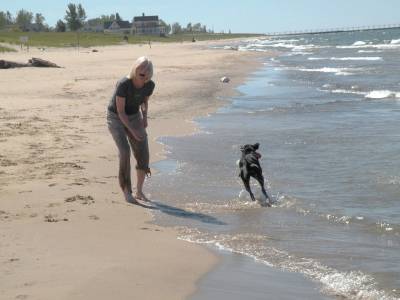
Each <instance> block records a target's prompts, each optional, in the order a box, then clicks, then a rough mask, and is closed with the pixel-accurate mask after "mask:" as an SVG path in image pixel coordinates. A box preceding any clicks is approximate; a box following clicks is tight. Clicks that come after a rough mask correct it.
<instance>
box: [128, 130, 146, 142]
mask: <svg viewBox="0 0 400 300" xmlns="http://www.w3.org/2000/svg"><path fill="white" fill-rule="evenodd" d="M128 135H130V137H131V138H134V139H135V140H137V141H142V140H143V139H144V135H143V134H142V133H141V132H140V131H139V130H136V129H131V130H129V131H128Z"/></svg>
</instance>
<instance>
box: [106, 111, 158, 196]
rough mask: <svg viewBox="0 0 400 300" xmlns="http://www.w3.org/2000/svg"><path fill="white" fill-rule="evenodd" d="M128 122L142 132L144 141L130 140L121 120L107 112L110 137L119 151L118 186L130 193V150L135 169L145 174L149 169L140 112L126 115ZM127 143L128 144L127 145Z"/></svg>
mask: <svg viewBox="0 0 400 300" xmlns="http://www.w3.org/2000/svg"><path fill="white" fill-rule="evenodd" d="M128 119H129V122H130V123H131V125H132V127H134V128H136V129H139V128H141V129H142V130H143V132H142V135H143V136H144V139H143V140H141V141H137V140H135V139H134V138H131V137H130V135H128V134H127V130H126V128H125V126H124V124H122V122H121V120H120V119H119V117H118V114H116V113H114V112H112V111H107V125H108V129H109V130H110V133H111V135H112V137H113V138H114V141H115V143H116V144H117V147H118V151H119V175H118V179H119V185H120V186H121V189H122V190H125V189H127V190H128V191H129V192H131V193H132V183H131V162H130V155H131V149H130V147H129V144H130V146H131V148H132V151H133V155H134V156H135V159H136V163H137V164H136V169H139V170H143V171H145V172H146V174H147V173H150V169H149V144H148V141H147V133H146V129H144V128H143V127H142V126H141V124H140V122H141V121H142V116H141V114H140V112H138V113H136V114H134V115H128ZM128 142H129V143H128Z"/></svg>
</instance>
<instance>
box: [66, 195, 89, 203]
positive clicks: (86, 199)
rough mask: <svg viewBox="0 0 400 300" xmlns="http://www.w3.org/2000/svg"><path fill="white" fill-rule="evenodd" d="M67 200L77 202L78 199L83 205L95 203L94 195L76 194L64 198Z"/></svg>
mask: <svg viewBox="0 0 400 300" xmlns="http://www.w3.org/2000/svg"><path fill="white" fill-rule="evenodd" d="M64 201H65V202H75V201H78V202H80V204H82V205H90V204H93V203H95V201H94V198H93V197H92V196H90V195H89V196H81V195H75V196H72V197H68V198H66V199H65V200H64Z"/></svg>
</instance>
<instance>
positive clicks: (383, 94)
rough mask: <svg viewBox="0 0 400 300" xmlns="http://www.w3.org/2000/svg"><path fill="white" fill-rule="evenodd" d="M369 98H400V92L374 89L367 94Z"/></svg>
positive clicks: (366, 96)
mask: <svg viewBox="0 0 400 300" xmlns="http://www.w3.org/2000/svg"><path fill="white" fill-rule="evenodd" d="M365 98H368V99H386V98H388V99H399V98H400V92H393V91H389V90H374V91H371V92H369V93H368V94H367V95H365Z"/></svg>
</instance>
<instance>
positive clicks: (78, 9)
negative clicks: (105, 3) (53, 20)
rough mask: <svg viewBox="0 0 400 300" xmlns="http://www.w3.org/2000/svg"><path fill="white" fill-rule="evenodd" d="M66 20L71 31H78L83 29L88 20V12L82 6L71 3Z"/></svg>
mask: <svg viewBox="0 0 400 300" xmlns="http://www.w3.org/2000/svg"><path fill="white" fill-rule="evenodd" d="M64 19H65V21H66V23H67V26H68V28H69V29H70V30H71V31H78V30H79V29H80V28H82V27H83V24H84V22H85V19H86V12H85V10H84V9H83V7H82V5H81V4H78V6H76V5H75V4H73V3H70V4H68V9H67V11H66V15H65V18H64Z"/></svg>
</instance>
